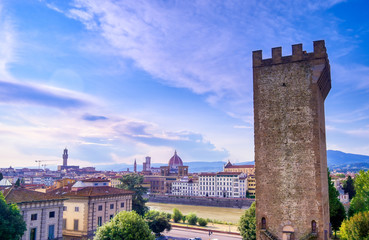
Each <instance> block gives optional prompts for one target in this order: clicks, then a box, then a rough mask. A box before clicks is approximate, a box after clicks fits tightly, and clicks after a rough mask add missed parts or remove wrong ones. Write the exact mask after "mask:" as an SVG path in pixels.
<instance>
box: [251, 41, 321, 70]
mask: <svg viewBox="0 0 369 240" xmlns="http://www.w3.org/2000/svg"><path fill="white" fill-rule="evenodd" d="M321 58H326V59H327V58H328V55H327V50H326V48H325V42H324V40H319V41H314V52H311V53H307V52H306V51H303V49H302V44H301V43H300V44H294V45H292V55H290V56H282V47H275V48H272V58H267V59H263V51H262V50H257V51H253V52H252V66H253V67H254V68H255V67H264V66H271V65H276V64H284V63H291V62H298V61H305V60H313V59H321Z"/></svg>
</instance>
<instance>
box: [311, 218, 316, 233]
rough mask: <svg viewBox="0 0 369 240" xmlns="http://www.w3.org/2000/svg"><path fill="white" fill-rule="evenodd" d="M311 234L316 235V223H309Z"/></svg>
mask: <svg viewBox="0 0 369 240" xmlns="http://www.w3.org/2000/svg"><path fill="white" fill-rule="evenodd" d="M311 232H312V233H316V222H315V221H314V220H313V221H311Z"/></svg>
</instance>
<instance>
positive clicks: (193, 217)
mask: <svg viewBox="0 0 369 240" xmlns="http://www.w3.org/2000/svg"><path fill="white" fill-rule="evenodd" d="M186 219H187V222H188V224H190V225H196V223H197V216H196V214H194V213H190V214H188V215H187V216H186Z"/></svg>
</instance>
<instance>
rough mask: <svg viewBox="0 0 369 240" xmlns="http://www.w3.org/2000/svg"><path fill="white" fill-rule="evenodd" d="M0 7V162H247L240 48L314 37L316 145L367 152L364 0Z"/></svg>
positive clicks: (248, 116)
mask: <svg viewBox="0 0 369 240" xmlns="http://www.w3.org/2000/svg"><path fill="white" fill-rule="evenodd" d="M97 2H98V1H93V0H89V1H78V0H76V1H65V2H64V1H63V2H62V3H61V2H60V1H46V0H40V1H21V0H15V1H14V0H13V1H10V0H5V1H3V2H2V3H0V41H1V42H2V44H1V45H0V133H1V135H0V142H1V145H2V151H1V153H0V157H1V159H2V161H1V162H0V167H8V166H9V165H12V166H13V167H21V166H35V167H36V166H37V164H36V163H34V161H35V160H37V159H50V160H59V161H60V162H61V159H62V158H61V154H62V150H63V149H64V148H65V147H67V148H68V149H69V151H70V158H69V161H70V162H71V164H73V165H80V166H82V167H85V166H100V165H109V164H119V163H124V164H132V163H133V161H134V159H137V164H138V165H141V164H142V162H143V161H144V158H145V156H151V157H152V161H153V162H155V163H164V162H167V161H168V160H169V158H170V157H171V156H172V155H173V153H174V151H175V150H177V152H178V154H179V155H180V156H181V158H182V159H183V161H184V162H192V161H209V162H211V161H226V160H228V159H230V160H231V161H232V162H234V163H237V162H248V161H253V160H254V142H253V136H254V129H253V110H252V109H253V99H252V97H253V96H252V65H251V52H252V51H253V50H259V49H261V50H263V58H269V57H270V56H271V48H272V47H278V46H282V54H283V55H284V56H286V55H290V54H291V51H292V49H291V45H293V44H297V43H302V44H303V49H304V50H306V51H307V52H312V49H313V41H314V40H320V39H324V40H325V43H326V47H327V52H328V55H329V59H330V64H331V72H332V90H331V92H330V95H329V96H328V98H327V99H326V103H325V108H326V109H325V111H326V128H327V148H328V149H332V150H340V151H344V152H348V153H355V154H363V155H369V141H368V140H369V102H368V100H367V99H368V97H369V77H368V76H369V44H368V41H369V31H368V30H367V29H369V20H368V19H367V17H366V12H365V9H366V8H365V7H366V6H368V3H366V2H365V1H343V0H342V1H341V0H331V1H324V2H323V3H322V2H320V1H309V3H308V4H306V2H305V1H278V2H277V1H276V2H272V3H270V2H265V3H261V2H259V1H247V2H245V1H232V2H223V1H198V2H188V1H183V2H165V1H104V2H103V3H102V2H99V3H98V4H97Z"/></svg>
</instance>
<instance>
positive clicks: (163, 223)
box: [145, 210, 172, 237]
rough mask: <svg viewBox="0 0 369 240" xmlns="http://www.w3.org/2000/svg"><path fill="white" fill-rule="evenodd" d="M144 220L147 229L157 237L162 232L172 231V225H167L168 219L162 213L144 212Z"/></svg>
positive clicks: (154, 211)
mask: <svg viewBox="0 0 369 240" xmlns="http://www.w3.org/2000/svg"><path fill="white" fill-rule="evenodd" d="M145 219H146V221H147V223H148V225H149V228H150V229H151V231H153V232H154V233H155V235H156V236H157V237H159V236H160V235H161V233H162V232H164V230H167V231H170V230H171V229H172V225H171V224H170V223H169V221H170V217H169V218H168V215H167V214H166V213H164V212H159V211H156V210H150V211H148V212H146V214H145Z"/></svg>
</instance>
